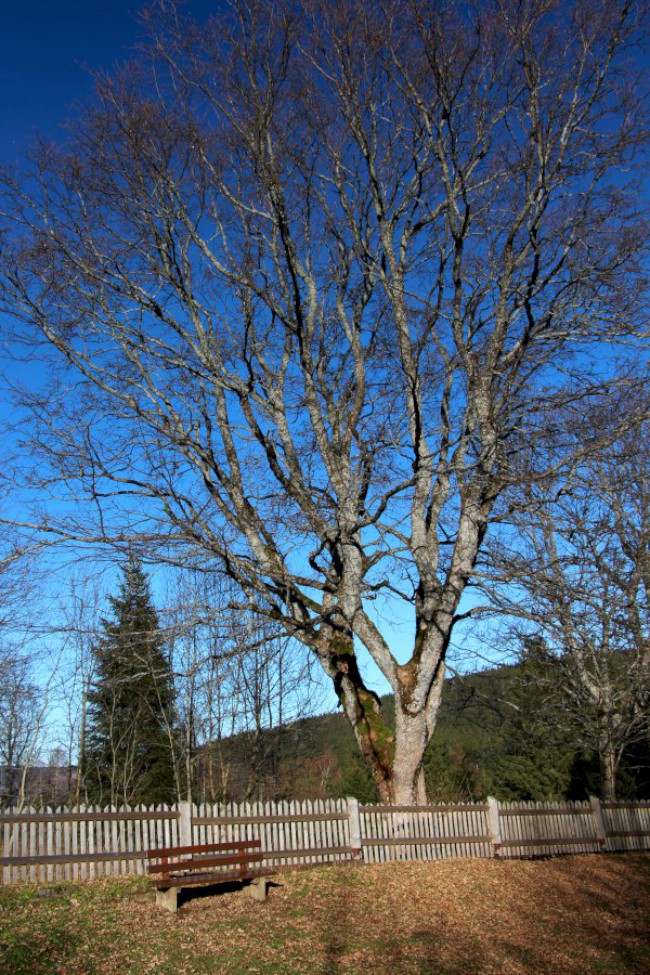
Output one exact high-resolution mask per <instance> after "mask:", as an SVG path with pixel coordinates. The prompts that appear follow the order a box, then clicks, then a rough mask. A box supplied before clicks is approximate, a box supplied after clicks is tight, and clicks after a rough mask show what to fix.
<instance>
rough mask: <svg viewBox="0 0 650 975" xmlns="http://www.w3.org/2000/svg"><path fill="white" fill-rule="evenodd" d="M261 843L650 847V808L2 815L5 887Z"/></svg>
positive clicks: (388, 856) (210, 808) (282, 859)
mask: <svg viewBox="0 0 650 975" xmlns="http://www.w3.org/2000/svg"><path fill="white" fill-rule="evenodd" d="M244 839H259V840H260V841H261V844H262V849H263V851H264V853H265V861H264V862H265V864H266V865H268V866H271V867H273V868H274V869H277V870H281V869H296V868H300V867H309V866H313V865H315V864H327V863H341V862H350V861H359V862H365V863H382V862H385V861H388V860H432V859H441V858H445V857H459V856H473V857H493V856H498V857H522V856H544V855H555V854H560V853H589V852H599V851H606V852H613V851H616V850H648V849H650V803H648V802H636V803H600V802H599V801H598V800H597V799H592V800H590V801H589V802H582V803H580V802H575V803H499V802H497V801H496V800H495V799H489V800H488V801H487V803H472V804H456V805H442V804H441V805H431V806H411V807H408V806H380V805H359V803H358V802H357V800H356V799H353V798H350V799H339V800H327V801H319V800H317V801H314V802H311V801H306V802H279V803H241V804H239V805H237V804H228V805H208V804H201V805H198V806H196V805H190V804H189V803H183V802H181V803H179V804H178V805H176V806H171V807H167V806H157V807H150V808H147V807H145V806H138V807H134V808H126V807H122V808H119V809H118V808H115V807H110V808H107V809H98V808H93V807H79V808H75V809H63V808H61V809H40V810H36V809H30V808H24V809H20V810H18V809H6V810H4V811H0V840H1V845H0V874H1V877H2V882H3V883H4V884H9V883H17V882H21V881H22V882H25V881H28V882H32V883H49V882H56V881H61V880H72V879H80V880H84V879H93V878H100V877H109V876H120V875H124V874H134V873H145V872H146V859H147V852H148V851H149V850H154V849H156V848H160V847H169V846H186V845H191V844H197V843H219V842H228V841H232V840H244Z"/></svg>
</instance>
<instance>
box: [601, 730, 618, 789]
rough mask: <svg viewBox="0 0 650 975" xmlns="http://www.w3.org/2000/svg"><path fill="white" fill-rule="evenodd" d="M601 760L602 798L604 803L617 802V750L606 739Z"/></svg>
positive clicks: (602, 744)
mask: <svg viewBox="0 0 650 975" xmlns="http://www.w3.org/2000/svg"><path fill="white" fill-rule="evenodd" d="M598 757H599V759H600V781H601V785H600V797H601V799H602V800H603V801H604V802H616V769H617V766H618V762H617V760H616V749H615V748H614V745H613V744H612V742H611V741H610V739H609V738H606V739H605V740H604V741H603V740H602V739H601V743H600V748H599V755H598Z"/></svg>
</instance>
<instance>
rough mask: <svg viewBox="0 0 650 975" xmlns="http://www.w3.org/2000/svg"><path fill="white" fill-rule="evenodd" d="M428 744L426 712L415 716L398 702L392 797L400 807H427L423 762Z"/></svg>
mask: <svg viewBox="0 0 650 975" xmlns="http://www.w3.org/2000/svg"><path fill="white" fill-rule="evenodd" d="M427 744H428V734H427V721H426V715H425V714H424V712H423V711H419V712H417V713H415V714H411V713H409V712H408V711H406V710H404V709H403V708H402V707H401V706H400V703H399V702H398V701H396V702H395V760H394V762H393V775H392V782H391V785H392V790H391V791H392V797H391V801H392V802H393V803H394V804H395V805H397V806H421V805H423V804H424V803H426V791H425V785H424V770H423V768H422V762H423V760H424V752H425V749H426V747H427Z"/></svg>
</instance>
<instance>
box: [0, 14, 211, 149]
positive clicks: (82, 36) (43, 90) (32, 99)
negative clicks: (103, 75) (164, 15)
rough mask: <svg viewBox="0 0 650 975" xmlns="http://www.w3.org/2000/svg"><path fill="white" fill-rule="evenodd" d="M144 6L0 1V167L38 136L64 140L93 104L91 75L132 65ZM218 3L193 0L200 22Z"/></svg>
mask: <svg viewBox="0 0 650 975" xmlns="http://www.w3.org/2000/svg"><path fill="white" fill-rule="evenodd" d="M144 6H146V3H145V2H144V0H0V165H3V164H7V163H13V162H16V161H17V160H18V159H19V158H20V156H21V155H22V154H23V153H24V151H25V149H26V148H27V146H28V145H29V140H30V139H31V138H32V137H33V136H34V134H35V133H40V134H41V135H42V136H44V137H45V138H47V139H53V140H58V139H60V138H65V128H64V125H65V122H66V120H67V119H69V118H71V117H72V116H73V115H74V106H75V105H78V104H80V103H83V102H85V101H87V100H88V99H90V98H92V91H93V79H92V77H91V75H90V73H89V69H90V71H95V70H98V69H110V68H111V67H112V66H114V65H115V64H119V63H122V62H124V61H126V60H129V58H130V57H132V56H133V55H134V53H135V48H136V46H137V44H138V42H139V41H141V40H142V39H143V32H142V29H141V27H140V25H139V23H138V13H139V11H141V10H142V8H143V7H144ZM220 6H221V3H220V0H190V2H189V3H188V4H187V5H186V9H187V10H189V11H190V12H191V13H193V14H194V15H195V16H197V18H198V19H203V18H204V17H205V16H206V15H207V14H208V13H209V12H211V11H216V10H218V9H219V7H220Z"/></svg>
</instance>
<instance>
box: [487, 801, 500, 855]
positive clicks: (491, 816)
mask: <svg viewBox="0 0 650 975" xmlns="http://www.w3.org/2000/svg"><path fill="white" fill-rule="evenodd" d="M487 807H488V826H489V829H490V835H491V836H492V849H493V852H494V855H495V857H498V856H499V850H500V849H501V824H500V822H499V803H498V802H497V800H496V799H495V798H494V796H488V799H487Z"/></svg>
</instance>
